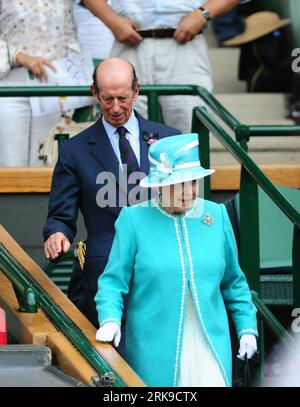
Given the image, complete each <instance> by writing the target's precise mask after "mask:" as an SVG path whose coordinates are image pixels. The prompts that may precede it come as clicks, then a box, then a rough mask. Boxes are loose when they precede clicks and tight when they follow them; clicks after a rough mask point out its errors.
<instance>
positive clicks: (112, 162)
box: [88, 118, 127, 193]
mask: <svg viewBox="0 0 300 407" xmlns="http://www.w3.org/2000/svg"><path fill="white" fill-rule="evenodd" d="M94 126H95V127H94V131H93V132H91V134H90V137H89V139H88V143H89V145H90V152H91V155H92V156H93V157H94V158H95V159H96V160H97V161H98V162H99V163H100V164H101V166H102V167H103V168H104V170H105V171H108V172H112V173H113V174H114V176H115V178H116V181H117V184H118V185H119V188H120V189H121V190H122V192H123V193H126V182H127V181H126V179H125V177H124V175H123V173H122V171H121V170H120V165H119V161H118V159H117V157H116V155H115V152H114V150H113V148H112V146H111V143H110V141H109V138H108V135H107V133H106V131H105V129H104V126H103V123H102V120H101V118H99V119H98V121H97V122H96V123H95V125H94Z"/></svg>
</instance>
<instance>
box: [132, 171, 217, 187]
mask: <svg viewBox="0 0 300 407" xmlns="http://www.w3.org/2000/svg"><path fill="white" fill-rule="evenodd" d="M214 172H215V170H214V169H209V170H206V169H204V168H202V167H200V168H195V169H194V170H193V171H186V170H181V171H180V170H178V171H174V172H173V173H171V174H169V175H166V176H164V175H163V174H161V173H159V174H156V173H150V174H149V175H148V176H147V177H145V178H143V179H142V180H141V182H140V186H141V187H143V188H156V187H164V186H168V185H174V184H180V183H182V182H188V181H194V180H197V179H201V178H204V177H207V176H208V175H211V174H213V173H214Z"/></svg>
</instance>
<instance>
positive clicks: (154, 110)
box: [148, 91, 159, 122]
mask: <svg viewBox="0 0 300 407" xmlns="http://www.w3.org/2000/svg"><path fill="white" fill-rule="evenodd" d="M148 117H149V119H150V120H153V121H155V122H158V121H159V105H158V94H157V92H156V91H150V92H149V94H148Z"/></svg>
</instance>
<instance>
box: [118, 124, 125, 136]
mask: <svg viewBox="0 0 300 407" xmlns="http://www.w3.org/2000/svg"><path fill="white" fill-rule="evenodd" d="M117 132H118V134H119V136H121V137H125V136H126V133H127V129H126V127H124V126H120V127H118V128H117Z"/></svg>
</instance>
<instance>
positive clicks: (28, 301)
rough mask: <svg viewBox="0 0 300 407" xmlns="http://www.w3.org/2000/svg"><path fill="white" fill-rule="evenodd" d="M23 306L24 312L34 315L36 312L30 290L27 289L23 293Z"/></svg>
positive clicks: (36, 305) (33, 297) (34, 298)
mask: <svg viewBox="0 0 300 407" xmlns="http://www.w3.org/2000/svg"><path fill="white" fill-rule="evenodd" d="M24 305H25V312H30V313H35V312H38V304H37V301H36V297H35V294H34V291H33V289H32V288H30V287H28V288H26V289H25V292H24Z"/></svg>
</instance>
